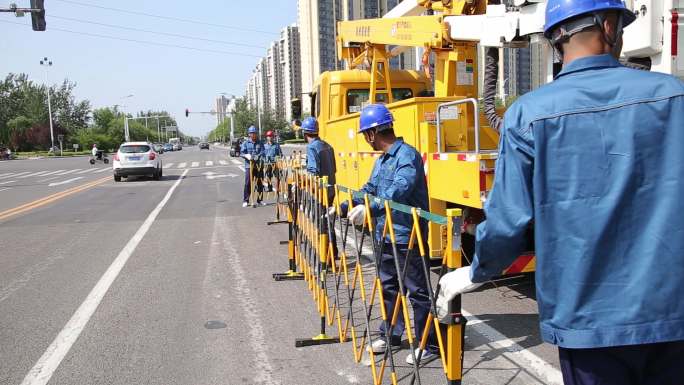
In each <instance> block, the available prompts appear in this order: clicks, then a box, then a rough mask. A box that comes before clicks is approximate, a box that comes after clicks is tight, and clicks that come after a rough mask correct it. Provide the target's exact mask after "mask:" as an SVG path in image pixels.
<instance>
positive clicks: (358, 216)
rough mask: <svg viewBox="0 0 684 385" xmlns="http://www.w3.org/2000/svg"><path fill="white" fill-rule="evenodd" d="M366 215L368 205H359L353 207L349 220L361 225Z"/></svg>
mask: <svg viewBox="0 0 684 385" xmlns="http://www.w3.org/2000/svg"><path fill="white" fill-rule="evenodd" d="M365 217H366V206H365V205H357V206H354V208H353V209H351V211H350V212H349V220H350V221H351V223H353V224H355V225H356V226H361V225H362V224H363V220H364V218H365Z"/></svg>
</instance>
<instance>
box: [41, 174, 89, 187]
mask: <svg viewBox="0 0 684 385" xmlns="http://www.w3.org/2000/svg"><path fill="white" fill-rule="evenodd" d="M79 179H83V177H82V176H77V177H76V178H71V179H67V180H63V181H61V182H54V183H50V184H49V185H48V187H55V186H60V185H63V184H67V183H71V182H75V181H77V180H79Z"/></svg>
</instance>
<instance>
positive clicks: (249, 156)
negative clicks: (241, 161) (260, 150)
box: [242, 154, 252, 160]
mask: <svg viewBox="0 0 684 385" xmlns="http://www.w3.org/2000/svg"><path fill="white" fill-rule="evenodd" d="M242 157H243V158H245V159H247V160H252V154H244V155H242Z"/></svg>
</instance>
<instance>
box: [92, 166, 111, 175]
mask: <svg viewBox="0 0 684 385" xmlns="http://www.w3.org/2000/svg"><path fill="white" fill-rule="evenodd" d="M111 170H112V169H111V168H109V167H105V168H101V169H99V170H97V171H95V172H94V173H93V174H97V173H101V172H105V171H111Z"/></svg>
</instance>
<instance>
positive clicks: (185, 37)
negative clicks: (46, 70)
mask: <svg viewBox="0 0 684 385" xmlns="http://www.w3.org/2000/svg"><path fill="white" fill-rule="evenodd" d="M49 17H50V18H55V19H61V20H68V21H75V22H77V23H85V24H92V25H100V26H104V27H110V28H118V29H123V30H128V31H136V32H146V33H153V34H157V35H163V36H171V37H180V38H183V39H193V40H201V41H207V42H211V43H221V44H228V45H238V46H242V47H251V48H260V49H266V47H262V46H259V45H254V44H245V43H235V42H232V41H226V40H214V39H206V38H203V37H198V36H189V35H181V34H176V33H168V32H157V31H150V30H147V29H141V28H134V27H126V26H122V25H114V24H107V23H98V22H95V21H88V20H82V19H74V18H71V17H64V16H55V15H50V16H49Z"/></svg>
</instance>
